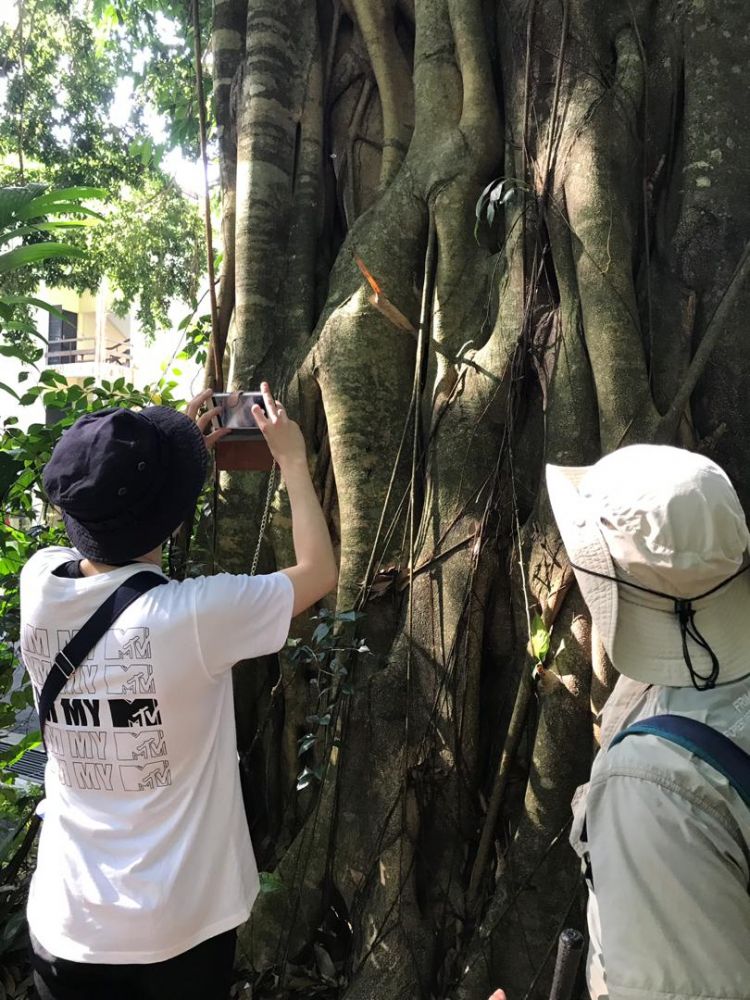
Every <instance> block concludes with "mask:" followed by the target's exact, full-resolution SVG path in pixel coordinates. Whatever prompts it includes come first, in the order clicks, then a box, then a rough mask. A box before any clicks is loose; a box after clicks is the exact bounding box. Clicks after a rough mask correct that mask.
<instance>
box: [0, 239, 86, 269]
mask: <svg viewBox="0 0 750 1000" xmlns="http://www.w3.org/2000/svg"><path fill="white" fill-rule="evenodd" d="M85 256H86V253H85V251H83V250H81V249H80V247H74V246H70V244H68V243H34V244H32V245H31V246H25V247H16V248H15V249H14V250H8V251H7V252H6V253H0V274H7V273H8V272H9V271H14V270H15V269H16V268H18V267H23V266H24V265H26V264H38V263H39V262H40V261H43V260H52V259H53V258H55V257H67V258H69V259H71V260H74V259H77V260H81V259H82V258H83V257H85Z"/></svg>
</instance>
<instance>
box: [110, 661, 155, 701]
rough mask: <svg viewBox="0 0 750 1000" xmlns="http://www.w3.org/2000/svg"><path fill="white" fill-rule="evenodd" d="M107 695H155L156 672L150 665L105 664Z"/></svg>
mask: <svg viewBox="0 0 750 1000" xmlns="http://www.w3.org/2000/svg"><path fill="white" fill-rule="evenodd" d="M104 675H105V677H106V680H107V694H120V695H125V697H127V696H128V695H131V696H133V695H139V694H154V692H155V691H156V687H155V686H154V670H153V667H152V666H151V664H150V663H105V665H104Z"/></svg>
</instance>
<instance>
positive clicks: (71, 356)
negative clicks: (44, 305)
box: [47, 306, 78, 365]
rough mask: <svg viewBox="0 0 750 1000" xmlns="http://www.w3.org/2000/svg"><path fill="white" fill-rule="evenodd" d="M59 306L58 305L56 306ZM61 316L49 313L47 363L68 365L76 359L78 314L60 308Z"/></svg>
mask: <svg viewBox="0 0 750 1000" xmlns="http://www.w3.org/2000/svg"><path fill="white" fill-rule="evenodd" d="M58 308H59V306H58ZM61 312H62V316H56V315H54V314H53V313H50V317H49V333H48V341H49V342H48V344H47V364H49V365H70V364H74V363H75V362H76V361H77V360H78V314H77V313H74V312H68V311H67V309H63V310H61Z"/></svg>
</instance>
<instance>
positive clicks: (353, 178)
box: [212, 0, 750, 1000]
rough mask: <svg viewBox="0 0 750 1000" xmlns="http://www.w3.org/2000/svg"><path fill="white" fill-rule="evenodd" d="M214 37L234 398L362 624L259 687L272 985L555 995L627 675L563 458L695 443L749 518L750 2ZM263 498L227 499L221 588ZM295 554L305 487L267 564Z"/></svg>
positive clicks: (266, 14) (255, 772)
mask: <svg viewBox="0 0 750 1000" xmlns="http://www.w3.org/2000/svg"><path fill="white" fill-rule="evenodd" d="M212 45H213V74H214V96H215V102H216V118H217V122H218V139H219V146H220V156H221V178H222V180H221V184H222V195H223V231H224V232H223V235H224V246H225V252H224V256H223V262H222V274H221V297H220V316H219V324H220V335H221V337H222V338H226V343H227V350H226V356H225V361H226V365H227V373H228V374H227V378H228V384H229V385H230V386H231V387H232V388H255V387H256V386H257V384H258V381H259V379H260V378H261V377H264V378H269V379H270V380H271V382H272V383H273V384H274V385H275V386H277V387H278V389H279V393H278V394H282V395H283V396H284V398H285V400H286V402H287V403H288V406H289V408H290V410H291V412H292V413H293V415H294V416H295V417H296V418H297V419H298V420H299V421H300V423H301V425H302V427H303V430H304V433H305V436H306V439H307V442H308V447H309V455H310V461H311V466H312V469H313V472H314V478H315V482H316V484H317V486H318V489H319V493H320V497H321V499H322V502H323V504H324V508H325V511H326V514H327V517H328V519H329V523H330V526H331V531H332V533H333V535H334V537H335V539H336V543H337V545H338V548H339V551H340V565H341V572H340V582H339V588H338V594H337V595H335V596H334V595H332V597H331V602H330V607H331V608H332V607H333V606H334V601H335V605H336V607H337V608H338V610H339V612H349V611H358V612H361V613H362V614H363V616H364V617H362V618H359V619H357V621H356V622H355V623H354V626H352V623H351V621H348V620H347V618H349V619H351V618H352V617H353V616H351V615H348V616H347V615H345V616H344V618H343V619H341V618H339V619H338V620H335V628H334V630H333V631H331V632H329V631H328V629H329V626H330V624H331V621H332V619H330V618H324V619H322V620H321V621H318V622H309V621H306V620H305V621H302V620H300V621H298V622H296V623H295V626H294V630H293V634H294V635H295V636H297V637H298V638H299V639H300V640H301V644H300V645H299V646H298V647H297V649H296V650H295V649H292V648H289V649H287V650H285V651H284V652H283V653H282V654H281V655H280V656H279V657H278V659H276V658H273V659H269V660H268V661H267V662H262V663H252V664H245V665H242V666H241V667H240V668H239V670H238V671H237V698H238V715H239V738H240V744H241V747H242V748H243V749H244V750H245V751H246V757H247V758H248V759H249V769H250V778H251V787H252V790H253V794H252V798H253V802H252V808H251V821H252V826H253V832H254V838H255V843H256V848H257V853H258V855H259V861H260V863H261V867H263V868H264V869H265V870H266V871H269V872H272V873H273V874H272V875H270V876H269V877H268V878H267V879H266V888H267V890H268V891H266V892H264V893H263V894H262V895H261V896H260V897H259V901H258V903H257V905H256V907H255V910H254V913H253V917H252V919H251V921H250V923H249V925H248V926H247V927H246V928H245V929H244V930H243V933H242V953H243V957H244V961H245V963H246V964H247V965H248V966H251V967H253V968H254V969H256V970H259V971H263V970H267V971H268V978H267V981H268V982H271V981H273V982H275V983H277V984H278V990H279V995H283V996H287V995H289V996H291V995H295V994H296V993H299V994H301V995H304V996H314V995H317V993H316V991H318V990H320V991H323V990H324V989H328V990H329V994H330V995H331V996H334V995H338V996H341V997H344V998H346V1000H376V998H377V1000H397V998H398V1000H415V998H448V997H450V998H455V1000H472V998H482V1000H483V998H485V997H487V996H488V994H489V992H490V989H491V988H495V987H497V986H498V985H502V986H504V987H505V988H506V990H507V991H508V995H509V997H511V998H513V1000H518V998H521V997H539V996H543V995H545V993H544V988H545V984H547V983H548V979H549V971H550V964H551V956H552V954H553V948H554V944H555V941H556V937H557V934H558V932H559V930H560V928H561V927H562V926H564V925H565V924H567V923H573V924H575V923H580V922H581V920H582V905H581V881H580V876H579V872H578V865H577V862H576V859H575V858H574V856H573V854H572V852H571V850H570V848H569V847H568V845H567V834H568V824H569V817H570V810H569V803H570V800H571V796H572V794H573V791H574V789H575V788H576V786H577V785H578V784H580V783H582V782H583V781H585V780H586V777H587V773H588V770H589V767H590V763H591V759H592V754H593V752H594V749H595V746H596V732H597V729H596V721H597V713H598V712H599V711H600V709H601V708H602V705H603V703H604V701H605V699H606V697H607V694H608V692H609V691H610V690H611V686H612V684H613V681H614V677H615V675H614V671H613V669H612V667H611V665H610V664H609V663H608V662H607V661H606V659H605V657H604V655H603V653H602V652H601V650H600V646H599V644H598V642H597V639H596V636H595V635H594V636H592V635H591V630H590V624H589V619H588V616H587V613H586V609H585V607H584V605H583V604H582V601H581V599H580V596H579V594H578V592H577V591H576V589H575V587H574V586H573V579H572V574H571V571H570V567H569V565H568V563H567V560H566V556H565V553H564V551H563V550H562V548H561V544H560V539H559V536H558V533H557V531H556V528H555V525H554V522H553V520H552V517H551V513H550V509H549V504H548V500H547V498H546V494H545V487H544V465H545V462H559V463H566V464H585V463H589V462H592V461H594V460H596V459H597V458H598V457H599V456H600V455H601V454H603V453H606V452H609V451H611V450H613V449H615V448H618V447H619V446H621V445H624V444H628V443H633V442H639V441H640V442H643V441H650V442H670V443H679V444H682V445H684V446H687V447H692V448H697V449H700V450H703V451H705V452H707V453H708V454H710V455H711V456H712V457H714V458H715V459H716V460H717V461H719V462H720V463H721V464H722V465H723V466H724V467H725V468H726V469H727V471H728V472H729V474H730V475H731V476H732V478H733V479H734V481H735V482H736V484H737V486H738V489H739V492H740V495H741V496H742V497H743V498H745V499H747V498H748V496H749V495H750V472H749V471H748V470H750V434H747V433H746V432H745V428H746V426H747V424H746V421H747V417H748V413H749V411H750V394H749V393H748V392H747V385H748V381H747V379H748V368H750V351H749V350H748V347H747V343H748V340H747V332H746V324H747V316H748V314H750V282H747V281H746V280H745V278H746V270H747V267H746V260H747V255H746V254H745V240H746V239H747V234H748V232H749V231H750V225H749V222H750V220H749V218H748V216H749V215H750V198H748V197H747V184H748V163H750V128H748V125H747V122H746V121H745V113H744V109H745V108H746V107H747V101H748V98H750V94H748V86H749V85H748V80H750V72H749V70H750V38H749V25H748V18H747V9H746V5H745V0H723V2H719V0H690V2H687V0H607V2H606V3H605V2H602V0H504V2H497V0H317V2H316V0H215V7H214V25H213V42H212ZM265 494H266V481H265V479H264V478H263V477H262V476H260V475H258V474H252V473H230V474H225V475H224V477H223V479H222V484H221V494H220V502H219V507H218V510H219V513H218V533H217V537H218V544H219V554H218V559H219V564H220V565H222V566H225V567H228V568H231V569H232V570H247V568H248V565H249V561H250V557H251V553H252V551H253V548H254V545H255V540H256V539H257V535H258V524H259V521H260V518H261V511H262V509H263V506H264V499H265ZM289 524H290V522H289V514H288V507H287V504H286V500H285V495H284V491H283V486H282V488H281V489H279V490H278V492H277V493H276V496H275V498H274V501H273V510H272V520H271V527H270V530H269V532H268V533H267V536H266V541H265V542H264V546H263V550H262V556H261V567H262V568H263V567H264V568H265V569H271V568H273V567H274V566H279V565H283V564H285V563H288V562H289V560H290V559H291V558H292V551H291V536H290V531H289ZM316 627H317V628H318V631H317V633H316V636H315V639H314V641H311V638H310V637H311V633H312V630H313V629H314V628H316ZM353 627H356V628H358V629H359V632H360V634H361V635H362V636H363V638H364V639H365V641H366V644H367V646H368V647H369V650H370V652H369V653H368V652H366V651H362V652H356V651H355V649H356V647H357V642H354V641H352V639H351V631H352V628H353ZM331 643H333V645H334V646H337V647H338V652H337V653H335V654H331V653H330V652H327V653H326V651H325V650H326V646H329V647H330V645H331ZM305 647H309V648H308V649H307V650H306V649H305ZM547 647H548V648H547ZM313 653H314V654H315V655H316V656H318V660H316V659H314V658H313V655H312V654H313ZM644 655H648V651H647V650H644ZM539 658H541V659H543V669H537V670H536V671H535V672H534V671H533V668H534V664H535V662H536V660H537V659H539ZM532 674H533V676H532ZM321 692H322V694H321ZM300 774H302V777H299V776H300ZM298 786H299V787H298ZM279 977H280V978H279ZM333 984H337V986H336V988H335V989H334V988H333Z"/></svg>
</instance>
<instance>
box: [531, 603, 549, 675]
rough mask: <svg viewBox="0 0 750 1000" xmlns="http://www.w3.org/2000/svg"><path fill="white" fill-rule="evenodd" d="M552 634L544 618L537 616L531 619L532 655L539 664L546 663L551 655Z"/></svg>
mask: <svg viewBox="0 0 750 1000" xmlns="http://www.w3.org/2000/svg"><path fill="white" fill-rule="evenodd" d="M550 638H551V637H550V633H549V631H548V629H547V626H546V625H545V624H544V621H543V619H542V616H541V615H539V614H535V615H534V617H533V618H532V619H531V639H530V644H531V654H532V656H533V657H534V659H535V660H536V662H537V663H544V661H545V660H546V658H547V653H549V644H550Z"/></svg>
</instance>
